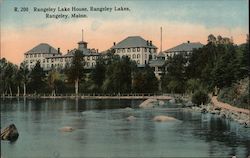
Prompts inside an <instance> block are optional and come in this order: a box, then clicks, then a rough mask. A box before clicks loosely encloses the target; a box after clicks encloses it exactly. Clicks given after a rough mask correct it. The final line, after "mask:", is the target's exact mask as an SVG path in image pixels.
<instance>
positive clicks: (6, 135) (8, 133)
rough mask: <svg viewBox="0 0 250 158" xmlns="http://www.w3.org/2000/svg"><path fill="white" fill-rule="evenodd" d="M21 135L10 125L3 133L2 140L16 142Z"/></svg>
mask: <svg viewBox="0 0 250 158" xmlns="http://www.w3.org/2000/svg"><path fill="white" fill-rule="evenodd" d="M18 136H19V133H18V131H17V128H16V126H15V125H14V124H11V125H9V127H6V128H5V129H4V130H3V131H2V132H1V140H8V141H11V142H14V141H16V140H17V138H18Z"/></svg>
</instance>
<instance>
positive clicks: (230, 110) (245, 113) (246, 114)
mask: <svg viewBox="0 0 250 158" xmlns="http://www.w3.org/2000/svg"><path fill="white" fill-rule="evenodd" d="M185 109H186V110H190V111H194V112H200V113H203V114H206V113H210V114H213V115H217V116H219V117H221V118H225V119H228V120H231V121H235V122H238V123H239V124H241V125H244V127H245V128H250V110H249V109H243V108H238V107H235V106H232V105H230V104H227V103H224V102H220V101H219V100H217V96H212V97H211V101H210V103H208V104H206V105H200V106H192V107H186V108H185Z"/></svg>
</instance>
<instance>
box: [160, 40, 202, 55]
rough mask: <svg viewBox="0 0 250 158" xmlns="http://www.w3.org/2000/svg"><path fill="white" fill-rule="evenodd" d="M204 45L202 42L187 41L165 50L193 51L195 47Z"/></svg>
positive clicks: (167, 51)
mask: <svg viewBox="0 0 250 158" xmlns="http://www.w3.org/2000/svg"><path fill="white" fill-rule="evenodd" d="M201 47H203V44H201V43H200V42H187V43H182V44H180V45H178V46H175V47H173V48H170V49H168V50H166V51H164V52H166V53H169V52H188V51H192V50H193V49H198V48H201Z"/></svg>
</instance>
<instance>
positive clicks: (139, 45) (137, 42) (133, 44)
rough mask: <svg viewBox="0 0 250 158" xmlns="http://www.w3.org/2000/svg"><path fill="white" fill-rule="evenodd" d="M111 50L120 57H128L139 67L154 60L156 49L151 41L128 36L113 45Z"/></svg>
mask: <svg viewBox="0 0 250 158" xmlns="http://www.w3.org/2000/svg"><path fill="white" fill-rule="evenodd" d="M111 49H112V50H114V51H115V54H116V55H119V56H120V57H122V56H128V57H129V58H130V59H131V60H133V61H135V62H136V63H137V66H139V67H143V66H145V64H148V63H149V60H153V59H156V52H157V47H156V46H154V45H153V44H152V41H148V40H145V39H143V38H142V37H140V36H129V37H127V38H125V39H124V40H122V41H120V42H119V43H117V44H116V43H114V45H113V47H111Z"/></svg>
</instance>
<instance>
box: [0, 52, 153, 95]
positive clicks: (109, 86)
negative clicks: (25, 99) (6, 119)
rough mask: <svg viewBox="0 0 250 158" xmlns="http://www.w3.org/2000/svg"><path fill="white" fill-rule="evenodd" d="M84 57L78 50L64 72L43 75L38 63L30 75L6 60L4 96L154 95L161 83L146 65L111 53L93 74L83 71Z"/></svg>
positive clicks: (1, 62) (0, 64) (23, 66)
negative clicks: (73, 94) (138, 64)
mask: <svg viewBox="0 0 250 158" xmlns="http://www.w3.org/2000/svg"><path fill="white" fill-rule="evenodd" d="M84 65H85V61H84V58H83V53H82V52H81V51H79V50H77V51H76V52H75V54H74V57H73V60H72V62H71V63H70V64H69V65H66V67H65V68H64V69H54V68H52V69H51V70H49V71H44V70H43V68H42V67H41V65H40V63H39V62H37V63H36V65H35V66H34V68H33V69H32V70H31V71H29V69H28V67H27V64H26V63H21V64H20V66H19V67H18V66H17V65H15V64H12V63H10V62H8V61H7V60H6V59H5V58H2V59H1V60H0V68H1V72H0V73H1V80H0V83H1V85H2V86H1V89H0V92H1V94H2V95H10V96H12V95H14V94H15V95H17V96H20V95H24V96H25V95H26V94H45V93H46V94H50V95H52V96H55V95H56V93H57V94H63V93H71V94H72V93H75V94H76V95H78V94H79V93H110V94H111V93H112V94H120V93H154V92H157V90H158V80H157V78H156V77H155V75H154V70H153V69H152V68H150V67H149V66H148V65H146V66H145V67H144V68H138V67H137V65H136V63H135V62H134V61H132V60H130V59H129V58H128V57H122V58H120V57H119V56H118V55H114V52H112V51H109V52H108V53H107V55H106V56H105V57H101V58H98V59H97V61H96V66H95V68H94V69H92V70H88V69H85V68H84Z"/></svg>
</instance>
